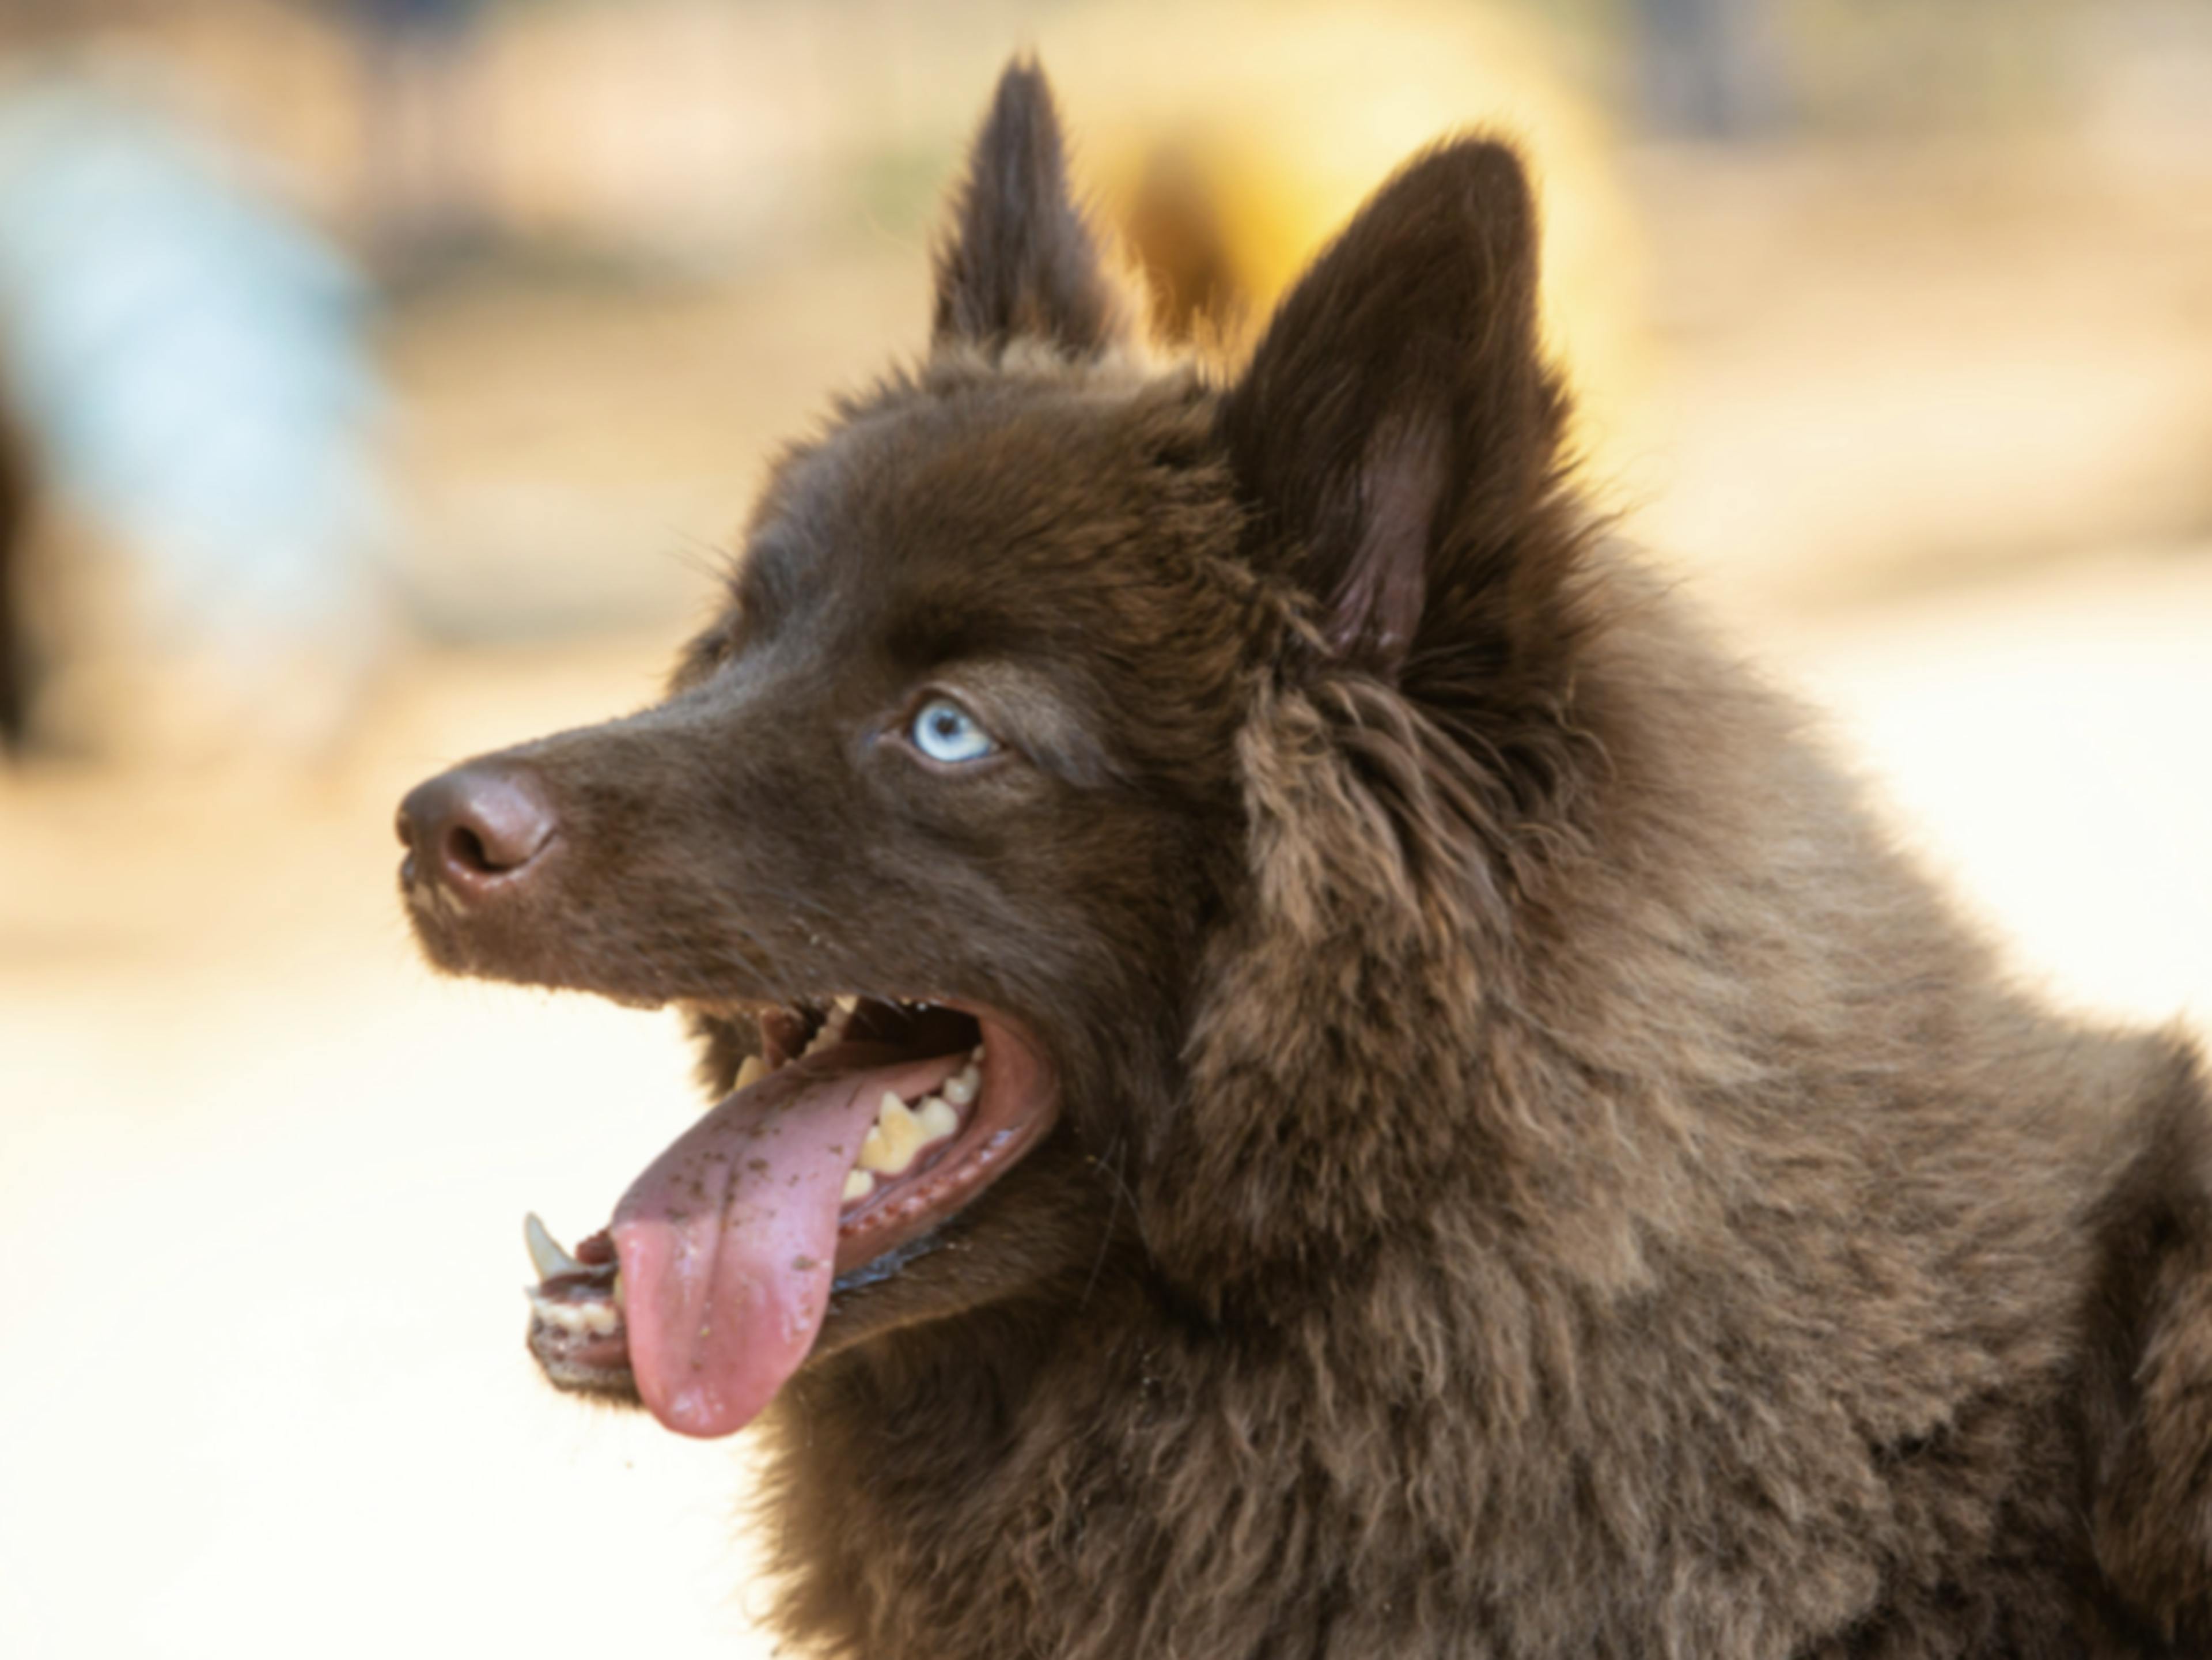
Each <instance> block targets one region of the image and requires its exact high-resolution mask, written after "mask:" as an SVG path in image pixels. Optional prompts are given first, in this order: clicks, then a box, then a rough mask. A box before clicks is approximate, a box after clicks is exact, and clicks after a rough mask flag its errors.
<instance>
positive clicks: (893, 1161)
mask: <svg viewBox="0 0 2212 1660" xmlns="http://www.w3.org/2000/svg"><path fill="white" fill-rule="evenodd" d="M928 1139H929V1138H928V1137H927V1136H926V1135H924V1134H922V1133H921V1124H920V1123H919V1122H917V1121H916V1120H915V1116H914V1111H913V1110H912V1109H911V1108H909V1107H908V1105H907V1104H906V1103H905V1102H903V1101H902V1100H900V1099H899V1098H898V1097H897V1096H896V1095H894V1094H892V1093H891V1091H889V1090H885V1091H884V1100H883V1105H882V1106H881V1107H879V1108H878V1109H877V1111H876V1122H874V1123H873V1124H872V1125H871V1126H870V1127H869V1129H868V1134H867V1136H866V1139H865V1140H862V1141H861V1143H860V1168H861V1169H862V1170H867V1171H876V1172H877V1173H878V1175H882V1176H896V1175H898V1174H899V1173H900V1172H901V1171H903V1170H905V1169H906V1168H907V1167H908V1165H910V1164H913V1163H914V1156H915V1154H916V1153H917V1152H921V1144H922V1143H923V1142H924V1141H926V1140H928Z"/></svg>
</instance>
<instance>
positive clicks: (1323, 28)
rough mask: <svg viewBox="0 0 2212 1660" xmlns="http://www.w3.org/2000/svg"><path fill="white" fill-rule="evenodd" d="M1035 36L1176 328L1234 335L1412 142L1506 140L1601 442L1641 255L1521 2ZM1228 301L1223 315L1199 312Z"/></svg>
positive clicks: (1337, 10)
mask: <svg viewBox="0 0 2212 1660" xmlns="http://www.w3.org/2000/svg"><path fill="white" fill-rule="evenodd" d="M1038 51H1039V55H1040V57H1041V58H1042V61H1043V63H1044V65H1045V68H1046V70H1047V72H1048V74H1049V75H1050V76H1052V78H1053V81H1054V85H1055V86H1056V87H1057V88H1058V89H1059V91H1060V98H1061V102H1062V104H1063V106H1064V107H1065V110H1066V116H1067V120H1068V126H1069V128H1070V131H1072V132H1073V134H1074V135H1075V139H1076V145H1077V149H1078V151H1079V154H1078V155H1077V157H1076V172H1077V174H1078V176H1079V178H1085V179H1089V180H1091V182H1092V184H1093V185H1094V186H1095V187H1096V189H1097V193H1098V199H1099V205H1100V207H1101V209H1102V210H1103V212H1102V217H1103V219H1105V220H1106V221H1107V222H1109V223H1111V224H1114V225H1115V226H1118V227H1121V228H1123V229H1124V231H1125V234H1126V235H1127V240H1128V242H1129V244H1130V252H1131V253H1132V254H1133V256H1134V257H1135V258H1136V259H1137V260H1138V262H1139V264H1140V265H1143V266H1144V267H1145V269H1146V274H1147V277H1148V279H1149V280H1150V281H1151V283H1152V286H1153V289H1154V292H1155V295H1157V296H1158V297H1160V298H1161V299H1162V300H1163V301H1164V305H1163V307H1162V309H1163V311H1164V313H1165V315H1164V321H1165V322H1166V323H1167V325H1169V327H1170V331H1191V332H1194V333H1195V336H1196V337H1197V338H1198V339H1199V341H1200V343H1201V344H1205V343H1206V342H1207V341H1208V340H1209V339H1212V340H1213V341H1214V342H1216V343H1217V344H1219V345H1220V346H1222V347H1223V348H1225V349H1227V350H1235V349H1237V348H1238V347H1240V346H1242V345H1244V344H1249V336H1250V334H1251V333H1252V331H1254V330H1255V329H1256V328H1257V327H1258V326H1259V325H1261V323H1264V321H1265V320H1266V319H1267V314H1268V313H1269V311H1270V310H1271V309H1272V307H1273V304H1274V302H1275V301H1276V300H1277V299H1278V298H1279V296H1280V295H1281V294H1282V293H1283V291H1284V290H1285V289H1286V288H1287V287H1288V286H1289V284H1290V283H1291V279H1292V278H1293V277H1296V276H1297V273H1298V272H1299V271H1301V270H1302V269H1304V266H1305V265H1306V264H1307V263H1308V262H1309V261H1310V259H1311V258H1313V256H1314V254H1315V253H1316V252H1317V251H1318V250H1319V248H1320V247H1321V246H1322V244H1323V243H1324V242H1326V241H1327V240H1328V238H1329V237H1330V236H1332V235H1334V234H1335V232H1336V231H1337V230H1338V229H1339V228H1341V227H1342V226H1343V224H1344V223H1345V222H1346V220H1348V219H1349V218H1350V217H1351V216H1352V211H1353V210H1354V209H1355V208H1357V207H1358V204H1360V202H1361V201H1363V200H1364V199H1365V198H1366V197H1367V196H1368V195H1369V194H1370V192H1372V191H1373V190H1374V189H1375V188H1376V185H1378V184H1379V183H1380V182H1381V181H1382V180H1383V179H1385V178H1388V177H1389V175H1390V173H1392V172H1393V171H1394V170H1395V168H1397V167H1399V166H1400V165H1401V164H1402V163H1403V162H1404V161H1406V159H1407V157H1408V156H1410V155H1413V154H1414V153H1415V152H1416V151H1418V150H1419V149H1422V148H1423V147H1425V146H1426V145H1429V144H1432V143H1435V142H1436V141H1437V139H1439V138H1441V137H1445V136H1446V135H1448V134H1450V133H1454V132H1463V131H1470V130H1480V131H1490V132H1494V133H1497V134H1498V135H1501V136H1503V137H1507V138H1510V139H1511V140H1513V141H1514V142H1515V143H1517V144H1518V145H1519V146H1520V147H1521V148H1522V150H1523V152H1524V154H1525V155H1527V156H1528V160H1529V161H1530V162H1531V164H1532V167H1533V171H1534V175H1535V178H1536V180H1537V184H1538V188H1539V190H1540V192H1541V200H1542V204H1543V212H1544V266H1545V296H1544V304H1545V325H1546V331H1547V335H1548V336H1549V337H1550V338H1551V341H1552V344H1553V350H1554V352H1555V354H1556V355H1557V356H1558V357H1559V360H1560V361H1561V362H1563V363H1564V364H1565V367H1566V368H1567V370H1568V372H1569V374H1570V376H1571V379H1572V380H1573V381H1574V383H1575V385H1576V386H1577V390H1578V391H1579V392H1580V393H1581V394H1582V398H1583V413H1584V417H1585V420H1584V424H1583V428H1582V429H1581V432H1580V434H1579V437H1580V439H1581V440H1582V442H1583V447H1585V448H1595V449H1598V450H1600V451H1602V450H1603V449H1605V448H1607V447H1608V445H1607V442H1606V439H1607V435H1609V434H1611V433H1613V431H1614V430H1615V429H1616V428H1617V425H1618V423H1619V421H1620V416H1621V412H1622V410H1624V408H1625V407H1626V404H1628V402H1629V400H1630V398H1631V397H1632V393H1633V392H1634V390H1635V386H1636V382H1637V379H1638V372H1639V368H1640V360H1641V357H1642V353H1641V352H1640V351H1639V350H1638V344H1637V341H1636V339H1635V325H1634V321H1633V319H1634V318H1635V317H1636V315H1637V314H1638V310H1639V303H1638V295H1637V293H1636V289H1635V283H1636V275H1635V274H1636V271H1637V270H1638V263H1639V262H1638V259H1637V258H1636V248H1635V240H1634V237H1633V235H1632V230H1631V220H1630V214H1629V211H1628V208H1627V204H1626V201H1625V199H1624V197H1623V195H1622V192H1621V190H1620V185H1619V181H1618V174H1617V169H1616V164H1615V146H1614V138H1613V133H1612V132H1611V131H1609V130H1608V128H1607V125H1606V123H1605V122H1604V121H1603V120H1602V119H1601V117H1600V116H1599V114H1598V112H1597V111H1596V109H1595V106H1593V104H1592V102H1591V101H1590V100H1589V99H1588V98H1587V97H1585V96H1583V95H1582V94H1580V93H1579V92H1578V91H1577V88H1576V87H1575V85H1574V82H1573V81H1572V79H1571V76H1569V75H1568V74H1567V73H1566V72H1565V70H1564V69H1563V67H1562V65H1563V64H1564V63H1565V58H1566V52H1565V45H1564V44H1563V43H1562V42H1561V41H1560V40H1559V39H1557V38H1556V37H1553V36H1551V35H1548V34H1547V33H1544V32H1543V31H1542V30H1541V28H1539V27H1536V26H1535V24H1534V21H1532V20H1531V19H1530V18H1528V15H1526V14H1525V13H1520V14H1508V13H1506V12H1504V11H1503V10H1500V9H1495V8H1485V7H1482V6H1480V5H1474V4H1453V5H1443V4H1433V3H1421V0H1412V3H1404V4H1385V5H1378V6H1373V7H1367V8H1362V9H1359V10H1358V12H1356V13H1355V12H1352V11H1348V10H1346V9H1345V8H1343V7H1341V6H1335V5H1326V4H1320V3H1312V0H1289V3H1264V0H1229V3H1221V4H1199V5H1189V4H1185V5H1172V4H1166V3H1158V0H1138V3H1135V4H1116V5H1110V6H1096V7H1085V8H1083V9H1079V10H1075V11H1073V12H1071V13H1068V14H1066V15H1063V16H1062V17H1060V19H1058V20H1056V21H1055V22H1054V24H1053V25H1052V26H1051V27H1047V28H1045V29H1044V30H1043V31H1042V33H1041V35H1040V37H1039V40H1038ZM1222 301H1226V302H1227V303H1228V304H1229V306H1230V307H1231V314H1229V315H1227V316H1226V317H1223V316H1220V315H1218V313H1217V314H1215V315H1214V316H1213V317H1212V318H1211V319H1209V318H1207V317H1205V316H1203V315H1201V316H1200V317H1198V318H1196V319H1194V318H1193V317H1192V316H1191V314H1190V313H1192V311H1193V310H1194V309H1196V310H1197V311H1198V312H1200V313H1206V312H1207V311H1209V310H1210V309H1211V307H1212V306H1214V305H1217V304H1219V303H1221V302H1222Z"/></svg>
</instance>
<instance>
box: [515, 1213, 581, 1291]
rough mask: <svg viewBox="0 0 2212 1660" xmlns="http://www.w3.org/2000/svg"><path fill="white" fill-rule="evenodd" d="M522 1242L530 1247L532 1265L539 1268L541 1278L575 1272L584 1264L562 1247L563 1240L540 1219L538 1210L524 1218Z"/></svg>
mask: <svg viewBox="0 0 2212 1660" xmlns="http://www.w3.org/2000/svg"><path fill="white" fill-rule="evenodd" d="M522 1243H524V1244H526V1245H527V1246H528V1247H529V1248H530V1266H531V1267H532V1268H536V1269H537V1270H538V1278H539V1279H540V1280H550V1279H551V1278H552V1277H553V1276H554V1275H555V1274H574V1273H576V1272H577V1271H578V1270H579V1269H580V1268H582V1267H583V1266H584V1265H583V1264H582V1263H581V1262H578V1261H577V1260H576V1259H575V1258H574V1257H573V1256H569V1255H568V1252H567V1251H565V1250H562V1249H561V1242H560V1241H559V1240H557V1239H556V1238H555V1237H553V1235H552V1233H551V1232H550V1231H549V1230H548V1229H547V1228H546V1225H544V1223H543V1222H541V1221H539V1220H538V1213H537V1212H536V1211H532V1212H531V1213H530V1214H529V1215H527V1216H526V1217H524V1218H523V1219H522Z"/></svg>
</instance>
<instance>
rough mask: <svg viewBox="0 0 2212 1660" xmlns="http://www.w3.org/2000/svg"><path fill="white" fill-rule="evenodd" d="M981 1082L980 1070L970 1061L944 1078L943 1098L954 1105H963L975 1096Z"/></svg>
mask: <svg viewBox="0 0 2212 1660" xmlns="http://www.w3.org/2000/svg"><path fill="white" fill-rule="evenodd" d="M982 1082H983V1074H982V1072H981V1069H979V1068H978V1067H976V1066H975V1064H974V1063H973V1062H970V1063H969V1065H967V1066H965V1067H962V1068H961V1069H960V1070H959V1071H958V1072H956V1073H953V1074H952V1076H951V1077H950V1078H948V1079H945V1099H946V1100H948V1101H950V1102H951V1104H953V1105H954V1106H956V1107H964V1106H966V1105H967V1104H969V1102H970V1101H973V1100H974V1099H975V1091H976V1090H977V1089H979V1088H980V1087H981V1085H982Z"/></svg>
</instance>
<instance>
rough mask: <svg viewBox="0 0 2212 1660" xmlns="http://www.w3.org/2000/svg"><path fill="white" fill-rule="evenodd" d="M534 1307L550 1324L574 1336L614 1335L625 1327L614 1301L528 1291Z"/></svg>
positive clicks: (545, 1321)
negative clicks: (571, 1298)
mask: <svg viewBox="0 0 2212 1660" xmlns="http://www.w3.org/2000/svg"><path fill="white" fill-rule="evenodd" d="M529 1297H530V1306H531V1309H532V1311H533V1312H534V1313H535V1314H536V1315H537V1316H538V1318H539V1319H540V1320H543V1321H544V1323H546V1324H547V1325H549V1326H553V1327H556V1328H557V1329H560V1330H562V1331H565V1332H567V1333H568V1335H571V1336H573V1337H611V1336H613V1335H615V1333H616V1332H617V1330H619V1329H621V1327H622V1315H621V1313H620V1311H619V1310H617V1309H616V1307H615V1305H614V1304H611V1303H601V1302H596V1301H595V1302H589V1303H569V1302H564V1301H562V1299H560V1298H555V1297H547V1296H545V1295H544V1294H543V1293H542V1292H538V1290H536V1289H535V1288H532V1289H531V1290H530V1292H529Z"/></svg>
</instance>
